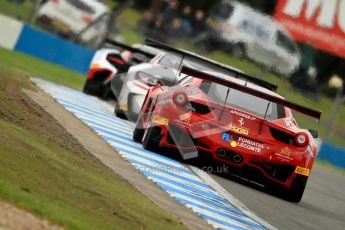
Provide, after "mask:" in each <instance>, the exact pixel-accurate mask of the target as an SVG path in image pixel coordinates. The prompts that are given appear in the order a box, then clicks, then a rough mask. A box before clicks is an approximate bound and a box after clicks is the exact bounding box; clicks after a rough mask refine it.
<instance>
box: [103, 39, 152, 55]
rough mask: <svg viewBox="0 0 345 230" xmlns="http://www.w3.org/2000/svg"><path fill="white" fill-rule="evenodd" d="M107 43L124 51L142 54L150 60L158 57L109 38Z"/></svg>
mask: <svg viewBox="0 0 345 230" xmlns="http://www.w3.org/2000/svg"><path fill="white" fill-rule="evenodd" d="M105 43H108V44H110V45H112V46H116V47H119V48H121V49H123V50H128V51H130V52H132V53H140V54H143V55H145V56H146V57H148V58H150V59H151V58H153V57H155V56H156V55H155V54H152V53H149V52H145V51H143V50H141V49H138V48H135V47H132V46H129V45H126V44H124V43H121V42H117V41H114V40H111V39H109V38H107V39H106V40H105Z"/></svg>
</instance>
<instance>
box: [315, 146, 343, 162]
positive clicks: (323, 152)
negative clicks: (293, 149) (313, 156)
mask: <svg viewBox="0 0 345 230" xmlns="http://www.w3.org/2000/svg"><path fill="white" fill-rule="evenodd" d="M317 159H318V160H321V161H326V162H328V163H330V164H332V165H335V166H338V167H341V168H345V150H344V149H341V148H339V147H336V146H334V145H331V144H327V143H322V145H321V149H320V152H319V154H318V155H317Z"/></svg>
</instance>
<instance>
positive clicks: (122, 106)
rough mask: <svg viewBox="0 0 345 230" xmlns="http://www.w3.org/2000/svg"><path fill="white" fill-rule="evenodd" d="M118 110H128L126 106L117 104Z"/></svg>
mask: <svg viewBox="0 0 345 230" xmlns="http://www.w3.org/2000/svg"><path fill="white" fill-rule="evenodd" d="M119 108H120V109H121V110H124V111H127V110H128V104H119Z"/></svg>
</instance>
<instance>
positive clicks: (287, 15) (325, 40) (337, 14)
mask: <svg viewBox="0 0 345 230" xmlns="http://www.w3.org/2000/svg"><path fill="white" fill-rule="evenodd" d="M274 18H275V19H276V20H277V21H278V22H279V23H281V24H282V25H283V26H284V27H285V28H286V29H287V30H288V31H289V32H290V33H291V35H292V37H293V38H294V39H295V40H296V41H299V42H304V43H307V44H309V45H312V46H314V47H315V48H318V49H320V50H324V51H326V52H329V53H332V54H334V55H336V56H339V57H343V58H344V57H345V0H278V3H277V7H276V12H275V14H274Z"/></svg>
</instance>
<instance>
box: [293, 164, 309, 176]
mask: <svg viewBox="0 0 345 230" xmlns="http://www.w3.org/2000/svg"><path fill="white" fill-rule="evenodd" d="M295 173H297V174H300V175H303V176H309V175H310V170H309V169H307V168H303V167H300V166H297V167H296V169H295Z"/></svg>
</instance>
